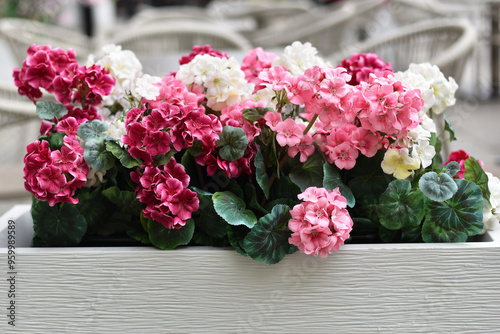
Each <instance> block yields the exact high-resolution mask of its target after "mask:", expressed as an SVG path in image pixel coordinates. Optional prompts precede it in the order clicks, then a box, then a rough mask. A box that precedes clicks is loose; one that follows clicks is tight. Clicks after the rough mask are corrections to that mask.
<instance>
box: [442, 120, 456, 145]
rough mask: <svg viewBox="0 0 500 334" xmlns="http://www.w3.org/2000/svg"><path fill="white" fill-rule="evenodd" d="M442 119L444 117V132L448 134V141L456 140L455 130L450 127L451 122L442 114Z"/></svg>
mask: <svg viewBox="0 0 500 334" xmlns="http://www.w3.org/2000/svg"><path fill="white" fill-rule="evenodd" d="M443 117H444V130H445V131H448V133H449V134H450V141H454V140H457V137H455V130H454V129H453V127H452V126H451V122H450V121H449V120H448V118H447V117H446V115H444V114H443Z"/></svg>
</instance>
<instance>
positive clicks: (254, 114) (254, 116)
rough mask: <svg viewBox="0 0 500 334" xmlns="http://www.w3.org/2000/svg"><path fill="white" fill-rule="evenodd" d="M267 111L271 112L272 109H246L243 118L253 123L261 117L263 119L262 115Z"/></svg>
mask: <svg viewBox="0 0 500 334" xmlns="http://www.w3.org/2000/svg"><path fill="white" fill-rule="evenodd" d="M268 111H272V109H270V108H264V107H255V108H248V109H245V110H243V117H244V118H245V119H246V120H247V121H249V122H252V123H253V122H256V121H258V120H259V119H261V118H262V117H264V115H265V114H266V112H268Z"/></svg>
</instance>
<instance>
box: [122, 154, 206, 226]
mask: <svg viewBox="0 0 500 334" xmlns="http://www.w3.org/2000/svg"><path fill="white" fill-rule="evenodd" d="M130 176H131V178H132V180H133V181H134V182H135V183H136V184H137V187H136V193H137V198H138V199H139V200H140V201H141V202H142V203H144V204H146V205H147V206H146V208H145V209H144V210H143V211H142V212H143V214H144V217H146V218H148V219H153V220H155V221H157V222H159V223H161V224H162V225H163V226H165V228H168V229H176V228H181V227H182V226H184V225H185V224H186V220H188V219H190V218H191V214H192V212H194V211H197V210H198V206H199V202H198V197H197V196H196V193H195V192H193V191H191V190H189V189H187V186H188V185H189V176H188V175H187V174H186V172H185V170H184V167H183V166H182V165H181V164H179V163H177V162H176V161H175V159H173V158H172V159H171V160H170V162H169V163H168V164H166V165H161V166H158V167H157V166H148V167H146V168H145V170H144V172H143V173H139V172H138V171H135V172H132V173H131V174H130Z"/></svg>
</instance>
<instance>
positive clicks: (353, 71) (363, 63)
mask: <svg viewBox="0 0 500 334" xmlns="http://www.w3.org/2000/svg"><path fill="white" fill-rule="evenodd" d="M339 67H343V68H345V69H346V70H347V73H349V74H350V75H351V80H350V81H349V82H348V83H349V84H350V85H353V86H356V85H358V84H359V83H361V82H363V81H368V78H369V76H370V73H373V74H375V75H377V76H378V75H381V74H382V75H383V74H384V73H386V72H394V71H393V70H392V66H391V64H390V63H386V62H384V60H383V59H382V58H380V57H379V56H377V54H375V53H353V54H352V55H351V58H349V59H344V60H342V63H341V64H340V65H339Z"/></svg>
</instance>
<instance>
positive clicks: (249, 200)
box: [244, 182, 269, 214]
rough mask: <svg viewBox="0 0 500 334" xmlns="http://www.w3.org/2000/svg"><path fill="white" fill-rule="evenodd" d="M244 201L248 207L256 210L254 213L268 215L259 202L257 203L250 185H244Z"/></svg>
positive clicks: (253, 189)
mask: <svg viewBox="0 0 500 334" xmlns="http://www.w3.org/2000/svg"><path fill="white" fill-rule="evenodd" d="M244 190H245V199H246V201H247V203H248V205H249V206H250V207H251V208H252V209H254V210H256V212H257V211H258V212H260V213H262V214H268V213H269V212H268V211H267V210H266V209H264V208H263V207H262V206H261V205H260V204H259V202H258V201H257V192H256V190H255V187H254V185H253V184H252V183H250V182H249V183H245V189H244Z"/></svg>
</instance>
